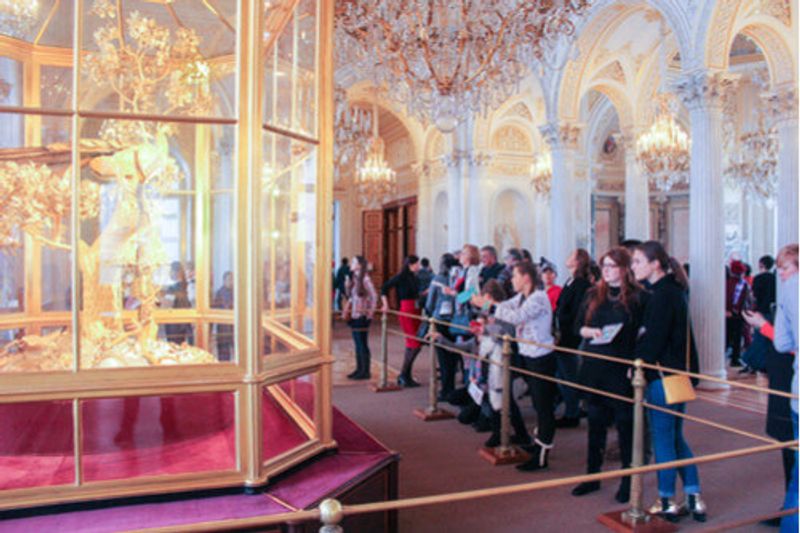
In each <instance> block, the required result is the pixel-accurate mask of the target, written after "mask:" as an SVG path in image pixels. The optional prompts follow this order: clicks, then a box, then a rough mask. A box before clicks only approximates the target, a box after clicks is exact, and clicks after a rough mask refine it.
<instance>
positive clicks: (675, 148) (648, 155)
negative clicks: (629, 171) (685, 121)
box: [636, 97, 691, 193]
mask: <svg viewBox="0 0 800 533" xmlns="http://www.w3.org/2000/svg"><path fill="white" fill-rule="evenodd" d="M690 145H691V143H690V141H689V135H688V134H687V133H686V132H685V131H684V130H683V128H681V127H680V125H678V123H677V122H676V121H675V118H674V117H673V116H672V113H671V112H670V109H669V105H668V101H667V98H666V97H662V99H661V102H660V104H659V112H658V115H657V116H656V120H655V122H653V125H652V126H650V129H649V130H648V131H647V132H645V133H644V134H642V135H641V136H640V137H639V139H638V140H637V141H636V160H637V161H638V163H639V166H640V168H641V169H642V172H644V173H645V175H646V176H647V179H648V181H649V182H650V185H651V186H652V187H653V188H655V189H656V190H658V191H660V192H662V193H664V192H667V191H669V190H671V189H672V188H673V187H675V186H676V185H678V184H681V183H688V181H689V154H690V152H689V150H690Z"/></svg>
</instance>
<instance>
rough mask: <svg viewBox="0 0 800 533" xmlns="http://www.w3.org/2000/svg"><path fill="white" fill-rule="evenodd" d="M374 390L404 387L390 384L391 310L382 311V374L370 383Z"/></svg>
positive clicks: (382, 390)
mask: <svg viewBox="0 0 800 533" xmlns="http://www.w3.org/2000/svg"><path fill="white" fill-rule="evenodd" d="M369 388H370V389H371V390H372V392H390V391H395V390H400V389H401V388H402V387H400V386H398V385H390V384H389V312H388V311H382V312H381V375H380V378H378V383H377V384H374V385H370V386H369Z"/></svg>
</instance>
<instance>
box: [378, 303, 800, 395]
mask: <svg viewBox="0 0 800 533" xmlns="http://www.w3.org/2000/svg"><path fill="white" fill-rule="evenodd" d="M387 313H390V314H394V315H396V316H404V317H408V318H414V319H416V320H431V321H432V322H434V323H436V324H441V325H445V326H448V327H451V328H457V329H461V330H464V331H469V330H470V329H469V327H466V326H462V325H460V324H453V323H451V322H446V321H443V320H439V319H435V318H434V319H428V318H426V317H423V316H422V315H414V314H410V313H404V312H402V311H395V310H392V309H389V310H388V311H387ZM492 336H493V337H494V338H496V339H498V340H502V336H501V335H496V334H494V335H492ZM511 341H513V342H516V343H519V344H527V345H530V346H536V347H538V348H545V349H549V350H552V351H555V352H558V353H567V354H571V355H580V356H583V357H593V358H595V359H601V360H604V361H609V362H612V363H619V364H624V365H628V366H633V360H632V359H627V358H623V357H615V356H611V355H603V354H597V353H594V352H587V351H584V350H578V349H573V348H565V347H561V346H555V345H553V344H544V343H541V342H536V341H532V340H530V339H521V338H517V337H511ZM642 367H643V368H646V369H648V370H656V371H658V370H660V371H662V372H668V373H669V374H680V375H685V376H688V377H691V378H696V379H702V380H705V381H709V382H713V383H720V384H724V385H729V386H732V387H738V388H742V389H748V390H752V391H755V392H762V393H766V394H772V395H775V396H781V397H784V398H789V399H800V396H798V395H797V394H792V393H790V392H785V391H781V390H777V389H770V388H767V387H760V386H758V385H751V384H749V383H742V382H740V381H732V380H728V379H723V378H718V377H716V376H711V375H708V374H700V373H697V372H690V371H688V370H680V369H676V368H664V367H660V366H658V365H654V364H652V363H648V362H646V361H643V362H642Z"/></svg>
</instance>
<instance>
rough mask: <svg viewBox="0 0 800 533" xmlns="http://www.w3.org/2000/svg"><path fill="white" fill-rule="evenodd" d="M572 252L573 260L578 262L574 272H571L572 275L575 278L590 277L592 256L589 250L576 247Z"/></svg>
mask: <svg viewBox="0 0 800 533" xmlns="http://www.w3.org/2000/svg"><path fill="white" fill-rule="evenodd" d="M574 253H575V260H576V261H577V262H578V266H577V267H575V274H573V275H572V277H573V278H576V279H577V278H583V279H586V280H588V279H591V275H592V270H591V266H592V257H591V256H590V255H589V252H587V251H586V250H585V249H584V248H578V249H576V250H575V252H574Z"/></svg>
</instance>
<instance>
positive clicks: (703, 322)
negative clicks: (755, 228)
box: [676, 70, 735, 386]
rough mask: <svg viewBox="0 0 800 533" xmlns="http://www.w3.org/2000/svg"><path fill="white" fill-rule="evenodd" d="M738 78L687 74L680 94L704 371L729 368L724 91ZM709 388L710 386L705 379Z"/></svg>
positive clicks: (694, 308)
mask: <svg viewBox="0 0 800 533" xmlns="http://www.w3.org/2000/svg"><path fill="white" fill-rule="evenodd" d="M734 85H735V78H734V77H732V76H730V75H727V74H723V73H721V72H711V71H707V70H697V71H693V72H690V73H688V74H686V75H684V76H683V77H682V78H681V79H680V80H679V81H678V82H677V83H676V89H677V92H678V94H679V96H680V98H681V100H682V101H683V104H684V105H685V106H686V107H687V108H688V110H689V115H690V119H691V139H692V149H691V171H690V179H689V231H690V236H689V266H690V269H691V270H690V286H691V295H690V309H691V319H692V327H693V329H694V334H695V340H696V342H697V351H698V355H699V359H700V372H702V373H704V374H709V375H712V376H716V377H721V378H724V377H726V376H727V373H726V370H725V226H724V224H725V222H724V210H723V179H722V155H723V154H722V103H723V95H724V93H725V92H726V91H728V90H729V89H731V88H732V87H733V86H734ZM704 385H705V386H711V384H709V383H705V384H704Z"/></svg>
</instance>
